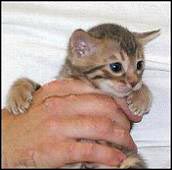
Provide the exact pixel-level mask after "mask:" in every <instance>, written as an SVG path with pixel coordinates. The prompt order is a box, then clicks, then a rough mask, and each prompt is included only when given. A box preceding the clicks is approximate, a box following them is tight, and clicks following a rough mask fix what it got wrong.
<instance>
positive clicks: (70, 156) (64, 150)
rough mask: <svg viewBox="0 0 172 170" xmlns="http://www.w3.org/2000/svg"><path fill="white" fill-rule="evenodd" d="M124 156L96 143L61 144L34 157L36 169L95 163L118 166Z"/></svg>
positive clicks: (117, 151)
mask: <svg viewBox="0 0 172 170" xmlns="http://www.w3.org/2000/svg"><path fill="white" fill-rule="evenodd" d="M125 158H126V156H125V155H124V154H123V153H122V152H121V151H119V150H117V149H115V148H110V147H108V146H104V145H99V144H96V143H81V142H74V141H73V142H71V141H70V142H63V143H59V141H58V145H56V144H55V143H51V147H50V148H46V149H45V147H44V150H43V151H42V150H41V152H38V153H37V154H36V155H34V159H35V162H36V164H37V166H38V167H56V168H57V167H62V166H64V165H65V164H70V163H77V162H96V163H101V164H106V165H110V166H117V165H119V164H120V163H121V162H122V161H123V160H124V159H125Z"/></svg>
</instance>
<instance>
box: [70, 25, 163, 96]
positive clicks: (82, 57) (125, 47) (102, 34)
mask: <svg viewBox="0 0 172 170" xmlns="http://www.w3.org/2000/svg"><path fill="white" fill-rule="evenodd" d="M159 32H160V30H155V31H151V32H144V33H134V32H130V31H128V30H127V29H125V28H123V27H121V26H119V25H114V24H102V25H99V26H96V27H93V28H92V29H90V30H89V31H88V32H86V31H83V30H81V29H79V30H76V31H74V33H73V34H72V36H71V38H70V42H69V60H70V62H71V63H72V66H73V67H75V68H76V69H77V70H79V71H80V72H82V75H84V76H86V77H87V78H88V79H89V80H90V81H91V82H92V83H93V84H94V85H95V86H96V87H98V88H100V89H102V90H103V91H106V92H109V93H111V94H114V95H116V96H118V97H124V96H127V95H128V94H129V93H130V92H132V91H134V90H138V89H139V88H140V87H141V86H142V74H143V71H144V66H145V59H144V51H143V47H144V45H145V44H147V43H148V42H149V41H151V40H152V39H154V38H156V37H157V36H158V35H159Z"/></svg>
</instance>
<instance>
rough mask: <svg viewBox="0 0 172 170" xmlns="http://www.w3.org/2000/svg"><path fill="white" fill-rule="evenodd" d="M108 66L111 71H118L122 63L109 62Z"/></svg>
mask: <svg viewBox="0 0 172 170" xmlns="http://www.w3.org/2000/svg"><path fill="white" fill-rule="evenodd" d="M109 66H110V69H111V70H112V71H113V72H120V71H121V70H122V64H121V63H111V64H110V65H109Z"/></svg>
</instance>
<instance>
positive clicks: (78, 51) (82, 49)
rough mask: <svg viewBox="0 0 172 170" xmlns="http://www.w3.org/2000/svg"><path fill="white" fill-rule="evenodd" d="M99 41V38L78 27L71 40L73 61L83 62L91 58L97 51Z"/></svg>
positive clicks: (70, 47) (70, 46)
mask: <svg viewBox="0 0 172 170" xmlns="http://www.w3.org/2000/svg"><path fill="white" fill-rule="evenodd" d="M98 41H99V40H98V39H96V38H94V37H91V36H90V35H89V34H88V33H87V32H85V31H84V30H81V29H78V30H76V31H74V32H73V34H72V36H71V38H70V41H69V49H70V52H71V53H72V57H73V58H72V61H74V60H75V61H76V60H77V61H80V62H82V61H84V60H89V58H91V56H93V55H94V54H95V53H96V49H97V47H98V44H99V43H98ZM75 61H74V62H75Z"/></svg>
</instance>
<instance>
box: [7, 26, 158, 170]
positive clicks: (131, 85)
mask: <svg viewBox="0 0 172 170" xmlns="http://www.w3.org/2000/svg"><path fill="white" fill-rule="evenodd" d="M159 33H160V30H155V31H151V32H144V33H135V32H130V31H129V30H128V29H126V28H124V27H122V26H119V25H116V24H101V25H98V26H95V27H93V28H91V29H89V30H88V31H84V30H81V29H78V30H76V31H74V32H73V34H72V36H71V37H70V40H69V44H68V55H67V57H66V61H65V64H64V66H63V68H62V70H61V71H60V74H59V76H58V78H59V79H64V78H74V79H75V78H76V79H81V80H83V81H85V82H86V83H88V84H90V85H92V86H94V87H95V88H98V89H101V90H102V91H103V92H105V93H107V94H109V95H111V96H113V97H114V98H115V99H118V98H124V97H126V98H127V103H128V106H129V109H130V111H131V112H132V113H133V114H134V115H139V116H142V115H143V114H144V113H146V112H149V110H150V107H151V101H152V100H151V92H150V90H149V89H148V87H147V86H146V85H145V84H143V82H142V74H143V71H144V67H145V59H144V46H145V45H146V44H147V43H148V42H149V41H151V40H153V39H154V38H156V37H157V36H158V35H159ZM39 87H40V85H39V84H37V83H35V82H33V81H32V80H29V79H27V78H22V79H18V80H17V81H16V82H14V84H13V85H12V86H11V89H10V90H9V95H8V98H7V106H6V107H7V109H8V110H9V111H10V112H12V113H13V114H15V115H17V114H19V113H23V112H25V111H26V110H27V109H28V108H29V105H30V104H31V101H32V93H33V92H34V91H35V90H37V89H38V88H39ZM128 116H129V115H128ZM97 142H98V143H99V141H97ZM100 143H101V142H100ZM105 144H108V145H111V146H115V147H117V148H120V149H121V150H122V151H123V152H124V153H126V155H127V159H126V160H125V161H124V162H123V163H122V164H121V165H120V167H116V168H145V167H146V165H145V162H144V160H143V159H142V158H141V156H140V155H139V154H137V153H135V152H133V151H128V150H126V149H125V148H121V147H120V146H116V145H115V144H110V143H105ZM90 165H91V168H92V167H93V165H94V164H89V163H82V164H81V168H89V166H90ZM97 167H100V166H98V165H96V168H97ZM113 168H115V167H113Z"/></svg>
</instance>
